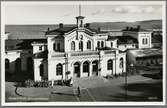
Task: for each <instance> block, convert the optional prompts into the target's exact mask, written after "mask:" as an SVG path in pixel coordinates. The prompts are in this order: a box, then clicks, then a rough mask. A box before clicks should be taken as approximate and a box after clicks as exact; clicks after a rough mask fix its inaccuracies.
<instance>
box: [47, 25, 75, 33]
mask: <svg viewBox="0 0 167 108" xmlns="http://www.w3.org/2000/svg"><path fill="white" fill-rule="evenodd" d="M75 28H77V27H76V26H73V27H62V28H58V29H55V30H50V31H47V32H46V35H63V34H64V33H67V32H69V31H71V30H73V29H75Z"/></svg>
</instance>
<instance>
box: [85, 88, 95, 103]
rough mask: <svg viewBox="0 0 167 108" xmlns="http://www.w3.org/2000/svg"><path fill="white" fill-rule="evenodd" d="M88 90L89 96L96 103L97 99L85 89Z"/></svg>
mask: <svg viewBox="0 0 167 108" xmlns="http://www.w3.org/2000/svg"><path fill="white" fill-rule="evenodd" d="M85 89H86V91H87V92H88V95H89V96H90V97H91V98H92V100H93V101H94V102H95V101H96V100H95V98H94V97H93V96H92V94H91V93H90V92H89V90H88V89H87V88H85Z"/></svg>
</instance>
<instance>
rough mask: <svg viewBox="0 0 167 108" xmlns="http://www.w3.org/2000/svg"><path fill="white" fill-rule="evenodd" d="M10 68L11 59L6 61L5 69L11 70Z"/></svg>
mask: <svg viewBox="0 0 167 108" xmlns="http://www.w3.org/2000/svg"><path fill="white" fill-rule="evenodd" d="M9 68H10V61H9V59H5V69H9Z"/></svg>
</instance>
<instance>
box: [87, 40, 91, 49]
mask: <svg viewBox="0 0 167 108" xmlns="http://www.w3.org/2000/svg"><path fill="white" fill-rule="evenodd" d="M87 49H91V41H90V40H88V42H87Z"/></svg>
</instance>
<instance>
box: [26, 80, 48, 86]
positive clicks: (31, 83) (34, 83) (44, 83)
mask: <svg viewBox="0 0 167 108" xmlns="http://www.w3.org/2000/svg"><path fill="white" fill-rule="evenodd" d="M25 86H26V87H48V86H51V81H46V80H43V81H33V80H26V81H25Z"/></svg>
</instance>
